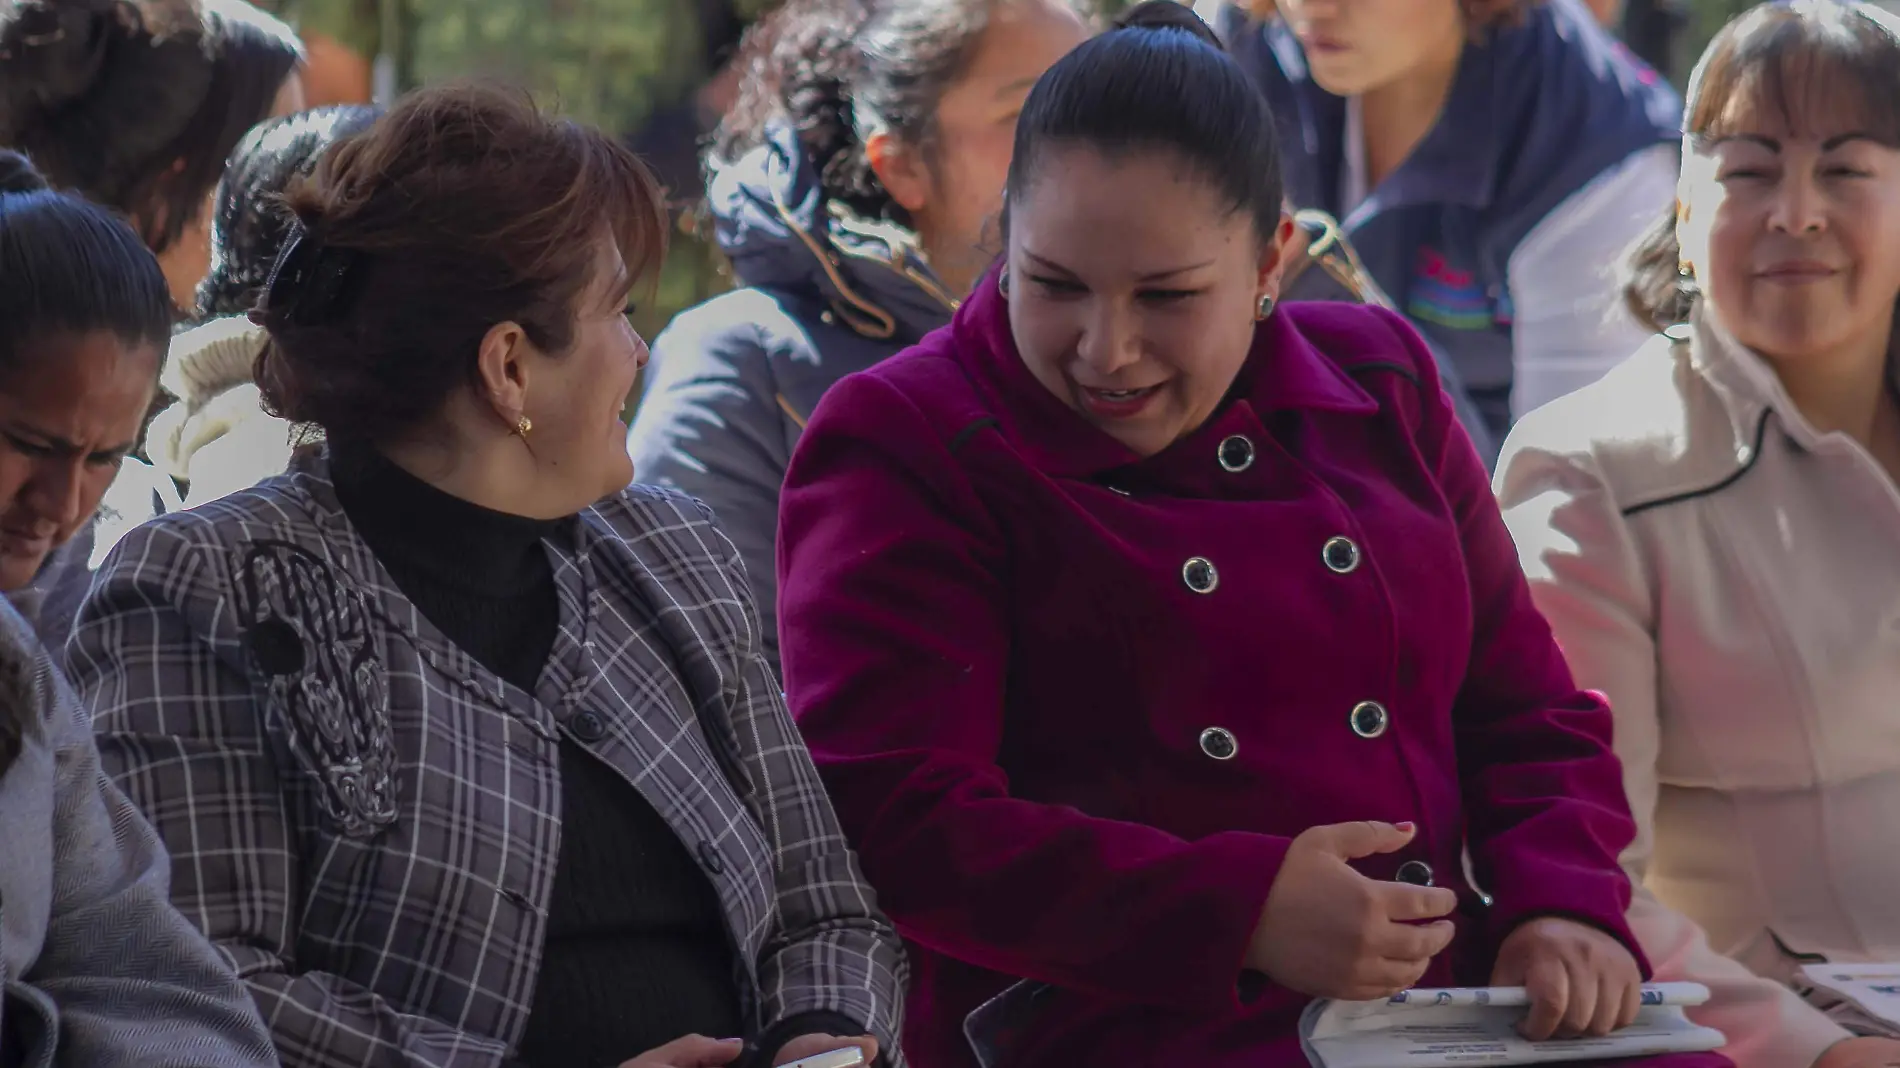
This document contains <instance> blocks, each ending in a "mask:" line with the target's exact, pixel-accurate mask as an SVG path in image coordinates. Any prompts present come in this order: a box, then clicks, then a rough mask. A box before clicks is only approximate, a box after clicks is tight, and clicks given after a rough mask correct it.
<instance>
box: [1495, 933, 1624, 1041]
mask: <svg viewBox="0 0 1900 1068" xmlns="http://www.w3.org/2000/svg"><path fill="white" fill-rule="evenodd" d="M1491 984H1492V985H1493V986H1521V987H1524V988H1525V989H1526V990H1527V991H1528V992H1529V994H1530V999H1531V1011H1530V1015H1529V1016H1528V1017H1526V1018H1525V1020H1524V1023H1523V1024H1522V1025H1521V1026H1520V1027H1519V1030H1520V1031H1522V1032H1523V1034H1524V1037H1525V1038H1528V1039H1530V1040H1531V1041H1533V1042H1542V1041H1544V1040H1545V1039H1547V1038H1552V1037H1557V1038H1576V1037H1579V1036H1581V1035H1607V1034H1609V1033H1610V1032H1611V1031H1614V1030H1616V1029H1617V1028H1619V1027H1628V1026H1629V1025H1630V1024H1631V1023H1634V1022H1635V1020H1636V1013H1637V1010H1639V1009H1641V1008H1642V1001H1643V975H1642V972H1641V971H1640V970H1638V968H1637V966H1636V958H1635V957H1633V956H1631V955H1630V951H1629V950H1628V949H1627V948H1625V947H1624V945H1623V943H1621V942H1618V941H1617V940H1616V939H1614V938H1612V937H1610V935H1608V934H1606V933H1605V932H1603V931H1600V930H1598V929H1596V928H1595V927H1591V926H1589V925H1587V924H1582V923H1578V922H1576V921H1575V920H1565V919H1560V918H1558V917H1555V916H1545V917H1543V918H1541V919H1536V920H1529V921H1526V922H1525V923H1523V924H1521V925H1520V926H1519V927H1518V928H1517V930H1515V931H1512V932H1511V934H1510V937H1508V938H1506V939H1505V940H1504V945H1503V947H1502V948H1500V949H1499V950H1498V962H1497V965H1496V966H1495V967H1493V968H1492V970H1491Z"/></svg>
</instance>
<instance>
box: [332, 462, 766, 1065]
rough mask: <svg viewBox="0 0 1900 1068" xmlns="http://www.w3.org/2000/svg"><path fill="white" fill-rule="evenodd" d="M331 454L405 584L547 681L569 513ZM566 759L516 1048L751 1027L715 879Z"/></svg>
mask: <svg viewBox="0 0 1900 1068" xmlns="http://www.w3.org/2000/svg"><path fill="white" fill-rule="evenodd" d="M332 457H333V459H332V471H331V474H332V477H333V479H334V480H335V484H336V494H337V499H338V501H339V502H341V503H342V505H343V510H344V512H345V513H346V514H348V516H349V518H350V522H351V523H352V524H354V525H355V527H356V529H357V531H358V533H360V534H361V535H362V536H363V539H364V540H365V541H366V542H368V543H369V547H370V549H371V550H372V551H373V552H374V553H375V554H376V559H377V560H378V561H379V562H381V564H382V565H383V567H384V569H385V570H387V571H388V572H389V575H390V577H391V578H392V579H394V580H395V582H396V585H397V586H398V587H399V588H400V589H401V590H402V592H403V594H404V595H405V596H407V597H408V598H409V600H410V601H412V602H414V604H415V606H416V608H417V609H418V610H419V611H420V612H421V613H422V615H423V616H425V617H426V618H427V619H428V620H429V622H431V623H433V624H435V626H436V628H437V629H439V630H440V631H441V632H442V633H443V635H445V636H446V637H447V638H448V639H449V640H450V641H452V642H454V643H455V644H456V645H457V646H459V647H460V648H461V649H462V650H463V651H465V652H467V653H468V654H469V655H470V656H472V657H473V658H474V659H475V660H476V661H477V662H478V663H480V664H481V665H482V666H483V667H486V668H487V669H488V670H490V671H493V672H494V673H495V674H497V675H499V676H501V677H502V678H503V679H506V680H507V681H508V682H510V683H512V684H514V685H515V686H517V687H519V688H520V689H522V690H525V691H527V692H529V693H533V692H534V690H535V685H536V683H537V681H538V680H539V678H540V676H541V670H542V668H543V667H544V666H545V665H546V663H547V659H548V655H549V653H550V651H551V650H552V649H553V647H554V640H555V635H556V632H557V630H558V627H559V623H560V599H559V594H558V590H557V589H556V586H555V583H554V572H553V568H552V566H551V565H550V564H549V561H548V554H547V550H546V548H545V547H544V546H543V545H542V539H544V538H547V537H550V536H553V535H555V534H556V532H557V531H558V529H559V528H560V527H561V526H562V521H560V520H555V521H541V520H534V519H526V518H523V517H520V516H514V515H508V514H505V513H502V512H494V511H490V510H488V509H486V508H482V507H479V506H477V505H474V504H471V503H469V502H467V501H464V500H462V499H460V498H458V497H454V496H451V495H449V494H447V493H443V492H442V491H440V490H438V489H435V488H434V487H432V486H430V485H428V484H427V483H425V482H423V481H422V480H420V479H417V478H415V477H414V476H412V475H410V474H408V473H407V472H405V471H403V470H402V469H401V468H399V467H397V466H396V465H395V464H393V463H391V462H389V461H388V460H387V459H384V458H383V457H382V456H381V455H380V454H378V453H376V452H375V451H373V450H370V449H364V448H344V449H338V450H333V451H332ZM624 711H631V710H624ZM560 760H561V828H562V833H561V851H560V856H559V857H558V859H557V861H556V863H555V872H554V892H553V896H552V898H551V899H550V901H549V902H548V930H547V944H546V949H545V951H544V953H543V956H542V960H541V972H540V975H539V976H538V978H537V980H536V983H535V991H534V1002H533V1009H532V1011H531V1013H530V1015H529V1018H528V1028H527V1032H526V1034H525V1035H524V1036H523V1037H522V1040H521V1044H520V1047H519V1050H518V1052H517V1054H516V1055H517V1056H518V1057H519V1058H520V1059H521V1061H522V1062H524V1063H525V1064H527V1065H530V1066H533V1068H611V1066H614V1065H618V1064H620V1063H621V1062H623V1061H626V1060H629V1059H631V1058H633V1057H635V1056H637V1055H639V1054H641V1053H644V1052H646V1051H647V1050H650V1049H653V1048H654V1047H656V1046H660V1045H663V1044H665V1043H667V1042H671V1041H672V1040H674V1039H676V1038H678V1037H680V1036H681V1035H684V1034H690V1033H694V1032H697V1033H699V1034H703V1035H707V1036H710V1037H713V1038H731V1037H739V1036H741V1035H742V1034H743V1031H742V1021H741V1016H740V1008H739V994H738V987H737V981H738V980H737V974H736V973H735V971H734V960H733V953H732V948H731V942H730V940H729V938H728V935H727V932H726V923H725V916H724V913H723V911H722V909H721V907H720V904H719V899H718V896H717V894H716V893H715V891H714V890H713V887H712V884H711V883H710V882H709V881H708V880H707V879H706V877H705V875H704V873H702V872H701V870H700V868H699V865H698V863H697V862H696V861H695V860H694V859H693V856H692V854H691V853H690V852H688V850H687V848H686V846H685V844H684V843H682V842H681V841H680V839H679V836H678V835H676V834H674V833H673V830H672V828H670V827H669V826H667V824H666V821H665V820H664V819H662V818H661V817H660V814H659V813H658V812H657V811H656V810H655V809H654V808H653V806H652V805H649V804H648V803H647V802H646V800H645V799H644V798H643V797H641V796H640V794H639V792H638V791H636V790H635V789H634V788H633V786H632V785H631V784H629V783H628V782H627V781H626V780H625V779H623V778H621V776H620V774H619V773H618V772H616V771H614V770H613V768H611V767H609V766H608V765H607V763H606V762H605V761H603V760H601V759H599V758H597V757H595V756H593V755H592V754H591V753H589V752H588V751H587V750H586V749H584V748H582V747H581V745H580V744H579V743H578V742H575V741H574V740H573V739H571V738H568V737H566V736H563V737H562V739H561V748H560ZM777 1030H779V1029H778V1028H774V1031H777Z"/></svg>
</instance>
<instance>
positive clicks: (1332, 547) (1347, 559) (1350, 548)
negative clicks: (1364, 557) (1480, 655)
mask: <svg viewBox="0 0 1900 1068" xmlns="http://www.w3.org/2000/svg"><path fill="white" fill-rule="evenodd" d="M1320 556H1321V558H1322V559H1324V560H1325V561H1326V568H1327V570H1329V571H1332V572H1333V573H1335V574H1339V575H1350V574H1352V573H1353V572H1354V571H1357V570H1359V546H1357V545H1354V544H1353V543H1352V539H1351V538H1345V537H1338V538H1328V539H1326V544H1325V545H1323V546H1321V547H1320Z"/></svg>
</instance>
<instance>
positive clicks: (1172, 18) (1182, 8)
mask: <svg viewBox="0 0 1900 1068" xmlns="http://www.w3.org/2000/svg"><path fill="white" fill-rule="evenodd" d="M1115 28H1116V29H1118V30H1183V31H1185V32H1187V33H1190V34H1193V35H1194V36H1196V37H1198V38H1200V39H1201V40H1202V41H1204V42H1206V43H1207V44H1208V45H1210V46H1212V47H1214V48H1217V49H1219V50H1221V51H1226V48H1227V46H1226V45H1223V44H1222V43H1221V39H1220V36H1219V35H1218V34H1216V33H1215V32H1214V29H1213V27H1211V26H1209V25H1208V24H1207V23H1206V22H1204V21H1202V19H1201V16H1199V15H1197V14H1195V13H1194V9H1193V8H1191V7H1188V6H1187V5H1186V4H1181V3H1177V2H1176V0H1143V2H1142V3H1139V4H1136V5H1135V6H1134V7H1131V8H1129V9H1128V10H1127V11H1124V12H1122V13H1121V15H1120V16H1118V17H1117V18H1116V19H1115Z"/></svg>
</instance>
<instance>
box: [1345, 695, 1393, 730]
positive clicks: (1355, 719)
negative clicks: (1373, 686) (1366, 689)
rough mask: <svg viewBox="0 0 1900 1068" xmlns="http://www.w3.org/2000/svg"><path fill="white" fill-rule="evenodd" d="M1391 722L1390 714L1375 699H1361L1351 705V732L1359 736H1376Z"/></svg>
mask: <svg viewBox="0 0 1900 1068" xmlns="http://www.w3.org/2000/svg"><path fill="white" fill-rule="evenodd" d="M1391 722H1392V717H1391V715H1389V714H1388V713H1387V712H1386V710H1385V706H1384V705H1382V704H1380V703H1379V702H1377V701H1361V702H1359V703H1358V704H1356V705H1354V706H1352V732H1353V733H1354V734H1357V735H1358V736H1359V737H1361V738H1377V737H1378V736H1379V735H1381V734H1384V733H1385V729H1386V727H1388V726H1390V725H1391Z"/></svg>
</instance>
